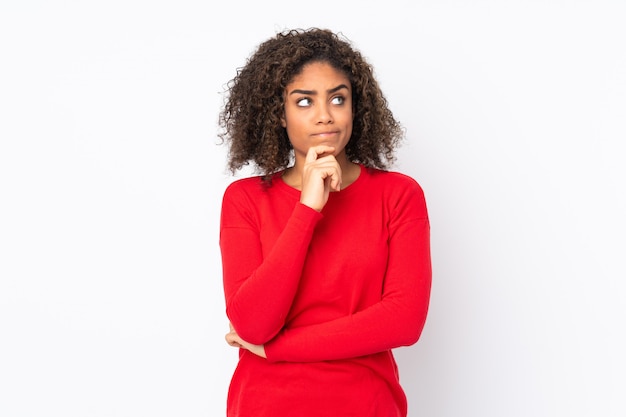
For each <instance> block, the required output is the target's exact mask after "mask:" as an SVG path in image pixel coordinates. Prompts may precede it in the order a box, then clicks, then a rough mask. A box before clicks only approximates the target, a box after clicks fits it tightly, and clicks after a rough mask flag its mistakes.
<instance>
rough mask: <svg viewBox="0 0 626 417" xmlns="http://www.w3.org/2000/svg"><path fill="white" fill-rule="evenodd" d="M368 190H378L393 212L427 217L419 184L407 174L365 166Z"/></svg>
mask: <svg viewBox="0 0 626 417" xmlns="http://www.w3.org/2000/svg"><path fill="white" fill-rule="evenodd" d="M367 176H368V181H369V182H370V184H369V187H368V188H369V189H370V190H379V192H380V193H381V198H382V200H383V201H385V202H386V204H387V205H388V207H389V208H390V209H391V210H392V211H393V212H401V213H405V214H409V216H410V217H416V218H425V217H428V210H427V208H426V199H425V197H424V191H423V189H422V187H421V185H420V184H419V183H418V182H417V181H416V180H415V179H414V178H413V177H410V176H409V175H406V174H403V173H401V172H396V171H384V170H380V169H375V168H367Z"/></svg>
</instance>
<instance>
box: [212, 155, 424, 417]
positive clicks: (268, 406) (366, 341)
mask: <svg viewBox="0 0 626 417" xmlns="http://www.w3.org/2000/svg"><path fill="white" fill-rule="evenodd" d="M299 199H300V191H298V190H296V189H294V188H292V187H290V186H288V185H287V184H285V183H284V182H283V181H282V179H281V177H280V174H276V175H274V176H273V181H272V185H271V186H269V187H268V186H266V185H264V184H263V183H262V182H261V180H260V178H259V177H253V178H246V179H242V180H238V181H235V182H234V183H232V184H231V185H230V186H229V187H228V188H227V189H226V192H225V194H224V199H223V203H222V215H221V229H220V246H221V251H222V265H223V272H224V291H225V295H226V313H227V315H228V318H229V320H230V321H231V323H232V324H233V326H234V327H235V329H236V330H237V332H238V334H239V335H240V336H241V337H242V338H243V339H244V340H246V341H248V342H250V343H253V344H264V345H265V351H266V354H267V359H263V358H260V357H258V356H255V355H254V354H252V353H250V352H248V351H246V350H243V349H242V350H240V357H239V363H238V365H237V369H236V370H235V373H234V375H233V377H232V381H231V385H230V389H229V393H228V401H227V406H228V416H231V417H235V416H237V417H308V416H311V417H313V416H315V417H321V416H332V417H336V416H343V417H347V416H358V417H366V416H367V417H403V416H406V414H407V404H406V396H405V394H404V392H403V390H402V388H401V387H400V384H399V377H398V372H397V367H396V363H395V361H394V358H393V355H392V353H391V349H393V348H396V347H399V346H407V345H411V344H413V343H415V342H416V341H417V340H418V338H419V336H420V333H421V331H422V328H423V326H424V322H425V320H426V313H427V310H428V302H429V296H430V284H431V266H430V244H429V241H430V238H429V231H430V228H429V222H428V214H427V211H426V204H425V201H424V195H423V192H422V190H421V188H420V186H419V185H418V184H417V183H416V182H415V181H414V180H413V179H411V178H410V177H407V176H405V175H402V174H399V173H392V172H386V171H380V170H375V169H369V168H365V167H363V166H362V167H361V173H360V176H359V178H358V179H357V180H356V181H355V182H354V183H352V184H351V185H350V186H348V187H347V188H345V189H343V190H342V191H340V192H336V193H331V195H330V197H329V200H328V203H327V204H326V206H325V207H324V209H323V210H322V212H321V213H318V212H316V211H315V210H313V209H311V208H309V207H307V206H304V205H302V204H300V203H299Z"/></svg>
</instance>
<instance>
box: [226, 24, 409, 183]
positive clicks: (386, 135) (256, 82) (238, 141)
mask: <svg viewBox="0 0 626 417" xmlns="http://www.w3.org/2000/svg"><path fill="white" fill-rule="evenodd" d="M311 62H325V63H328V64H330V65H331V66H333V67H334V68H335V69H337V70H338V71H342V72H343V73H344V74H345V75H346V76H347V77H348V79H349V80H350V83H351V84H352V103H353V114H354V117H353V127H352V136H351V138H350V140H349V142H348V144H347V145H346V148H345V150H346V156H347V157H348V159H349V160H350V161H352V162H355V163H362V164H363V165H365V166H368V167H374V168H380V169H384V168H387V167H388V165H389V164H390V163H392V162H393V161H394V159H395V156H394V150H395V148H396V147H397V145H398V144H399V142H400V141H401V140H402V139H403V136H404V132H403V129H402V127H401V126H400V124H399V123H398V122H397V121H396V119H395V118H394V116H393V114H392V112H391V111H390V110H389V108H388V105H387V100H386V99H385V97H384V95H383V93H382V91H381V89H380V87H379V85H378V82H377V81H376V79H375V78H374V74H373V69H372V67H371V65H370V64H368V63H367V62H366V60H365V59H364V58H363V56H362V55H361V53H360V52H359V51H357V50H355V49H354V48H353V47H352V46H351V45H350V43H349V41H347V40H346V39H342V38H340V36H339V35H338V34H335V33H333V32H331V31H330V30H327V29H318V28H312V29H307V30H302V29H295V30H289V31H284V32H281V33H278V34H277V35H276V36H275V37H273V38H271V39H269V40H267V41H265V42H263V43H262V44H260V45H259V47H258V48H257V50H256V52H254V53H253V54H252V56H251V57H250V58H249V59H248V60H247V62H246V65H245V66H244V67H243V68H239V69H238V70H237V75H236V76H235V78H233V79H232V80H230V81H229V82H228V83H227V84H226V91H225V93H226V95H225V99H224V107H223V109H222V111H221V112H220V115H219V126H220V128H221V131H220V133H219V137H220V138H221V139H222V141H223V143H224V142H226V143H227V144H229V145H230V148H229V155H228V167H229V169H230V170H231V172H233V173H234V172H235V171H236V170H238V169H240V168H242V167H243V166H244V165H248V164H249V163H250V162H253V163H254V164H255V165H256V169H257V171H259V172H261V173H262V174H264V175H265V176H266V178H268V177H269V176H270V175H271V174H272V173H275V172H277V171H279V170H282V169H285V168H287V167H288V165H289V164H290V162H291V157H292V146H291V143H290V142H289V138H288V136H287V132H286V129H285V128H284V127H283V126H282V125H281V123H280V120H281V116H283V114H284V92H285V88H286V86H287V85H288V84H289V83H290V82H291V81H292V80H293V78H294V77H295V76H297V75H299V74H300V72H301V71H302V69H303V67H304V66H305V65H306V64H309V63H311Z"/></svg>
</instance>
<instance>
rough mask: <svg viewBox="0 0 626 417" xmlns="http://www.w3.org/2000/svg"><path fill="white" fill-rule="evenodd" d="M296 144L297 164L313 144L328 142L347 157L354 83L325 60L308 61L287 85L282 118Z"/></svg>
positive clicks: (337, 155)
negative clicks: (351, 83) (346, 149)
mask: <svg viewBox="0 0 626 417" xmlns="http://www.w3.org/2000/svg"><path fill="white" fill-rule="evenodd" d="M281 123H282V125H283V127H284V128H286V129H287V135H288V136H289V141H290V142H291V145H292V146H293V149H294V152H295V158H296V164H302V163H303V162H304V159H305V157H306V154H307V151H308V150H309V148H310V147H312V146H316V145H328V146H333V147H334V148H335V152H334V155H335V157H337V158H338V159H339V158H345V147H346V144H347V143H348V141H349V140H350V135H351V134H352V86H351V85H350V80H349V79H348V77H346V75H345V74H344V73H343V72H341V71H338V70H336V69H335V68H334V67H332V66H331V65H329V64H327V63H324V62H313V63H310V64H307V65H305V66H304V68H303V69H302V72H301V73H300V74H299V75H297V76H296V77H295V78H294V79H293V81H292V82H291V83H289V84H288V85H287V87H286V88H285V114H284V116H283V118H282V119H281Z"/></svg>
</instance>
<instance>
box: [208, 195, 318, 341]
mask: <svg viewBox="0 0 626 417" xmlns="http://www.w3.org/2000/svg"><path fill="white" fill-rule="evenodd" d="M253 200H254V196H253V197H251V196H250V195H247V194H246V193H244V192H243V191H242V190H241V187H229V188H228V189H227V191H226V192H225V194H224V199H223V203H222V215H221V228H220V248H221V252H222V268H223V280H224V292H225V296H226V314H227V316H228V318H229V320H230V321H231V323H232V324H233V326H234V327H235V329H236V330H237V332H238V334H239V335H240V336H241V337H242V338H243V339H244V340H246V341H248V342H250V343H254V344H264V343H266V342H268V341H269V340H270V339H272V338H273V337H274V336H275V335H276V334H277V333H278V332H279V331H280V330H281V328H282V327H283V326H284V324H285V319H286V317H287V314H288V312H289V309H290V307H291V305H292V302H293V298H294V296H295V294H296V292H297V289H298V284H299V280H300V275H301V271H302V265H303V263H304V260H305V257H306V253H307V248H308V246H309V243H310V241H311V237H312V234H313V230H314V228H315V224H316V223H317V222H318V221H319V220H320V218H321V217H322V216H321V215H320V214H319V213H318V212H316V211H315V210H312V209H310V208H309V207H306V206H304V205H302V204H299V203H296V204H293V203H292V204H291V205H290V207H293V209H292V212H291V213H290V214H288V219H287V221H286V224H285V225H284V229H283V230H282V231H280V233H279V235H278V237H277V239H276V241H275V243H274V244H273V247H272V248H271V249H270V250H269V253H267V254H265V255H264V248H263V246H262V236H261V223H262V222H263V218H262V217H263V216H262V214H259V212H257V211H256V207H258V206H259V204H260V203H259V201H258V200H256V201H253Z"/></svg>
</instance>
